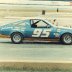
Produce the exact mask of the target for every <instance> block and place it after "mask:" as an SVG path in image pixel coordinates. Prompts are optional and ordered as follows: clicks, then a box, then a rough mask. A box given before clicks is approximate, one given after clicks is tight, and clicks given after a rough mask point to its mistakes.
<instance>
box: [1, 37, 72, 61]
mask: <svg viewBox="0 0 72 72" xmlns="http://www.w3.org/2000/svg"><path fill="white" fill-rule="evenodd" d="M0 61H32V62H35V61H37V62H38V61H43V62H48V61H72V45H62V44H60V43H51V42H48V43H44V42H42V43H39V42H34V43H32V42H24V43H23V44H13V43H12V42H11V40H10V39H7V38H5V39H3V38H0Z"/></svg>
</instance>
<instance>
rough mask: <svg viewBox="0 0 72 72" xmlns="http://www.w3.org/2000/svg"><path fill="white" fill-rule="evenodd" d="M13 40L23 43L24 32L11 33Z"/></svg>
mask: <svg viewBox="0 0 72 72" xmlns="http://www.w3.org/2000/svg"><path fill="white" fill-rule="evenodd" d="M11 40H12V42H13V43H15V44H19V43H22V41H23V36H22V34H20V33H13V34H12V35H11Z"/></svg>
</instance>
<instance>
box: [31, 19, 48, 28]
mask: <svg viewBox="0 0 72 72" xmlns="http://www.w3.org/2000/svg"><path fill="white" fill-rule="evenodd" d="M47 25H48V24H47V23H45V22H44V21H43V20H31V27H34V28H47Z"/></svg>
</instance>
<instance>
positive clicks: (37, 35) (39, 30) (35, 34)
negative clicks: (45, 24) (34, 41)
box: [32, 29, 42, 37]
mask: <svg viewBox="0 0 72 72" xmlns="http://www.w3.org/2000/svg"><path fill="white" fill-rule="evenodd" d="M41 32H42V29H35V30H34V32H33V35H32V37H39V36H40V35H41Z"/></svg>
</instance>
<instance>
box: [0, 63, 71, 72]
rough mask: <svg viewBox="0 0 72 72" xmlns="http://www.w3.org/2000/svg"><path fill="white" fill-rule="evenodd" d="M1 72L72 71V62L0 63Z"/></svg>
mask: <svg viewBox="0 0 72 72" xmlns="http://www.w3.org/2000/svg"><path fill="white" fill-rule="evenodd" d="M0 72H72V64H60V63H59V64H58V63H57V64H54V63H49V64H47V63H0Z"/></svg>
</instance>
